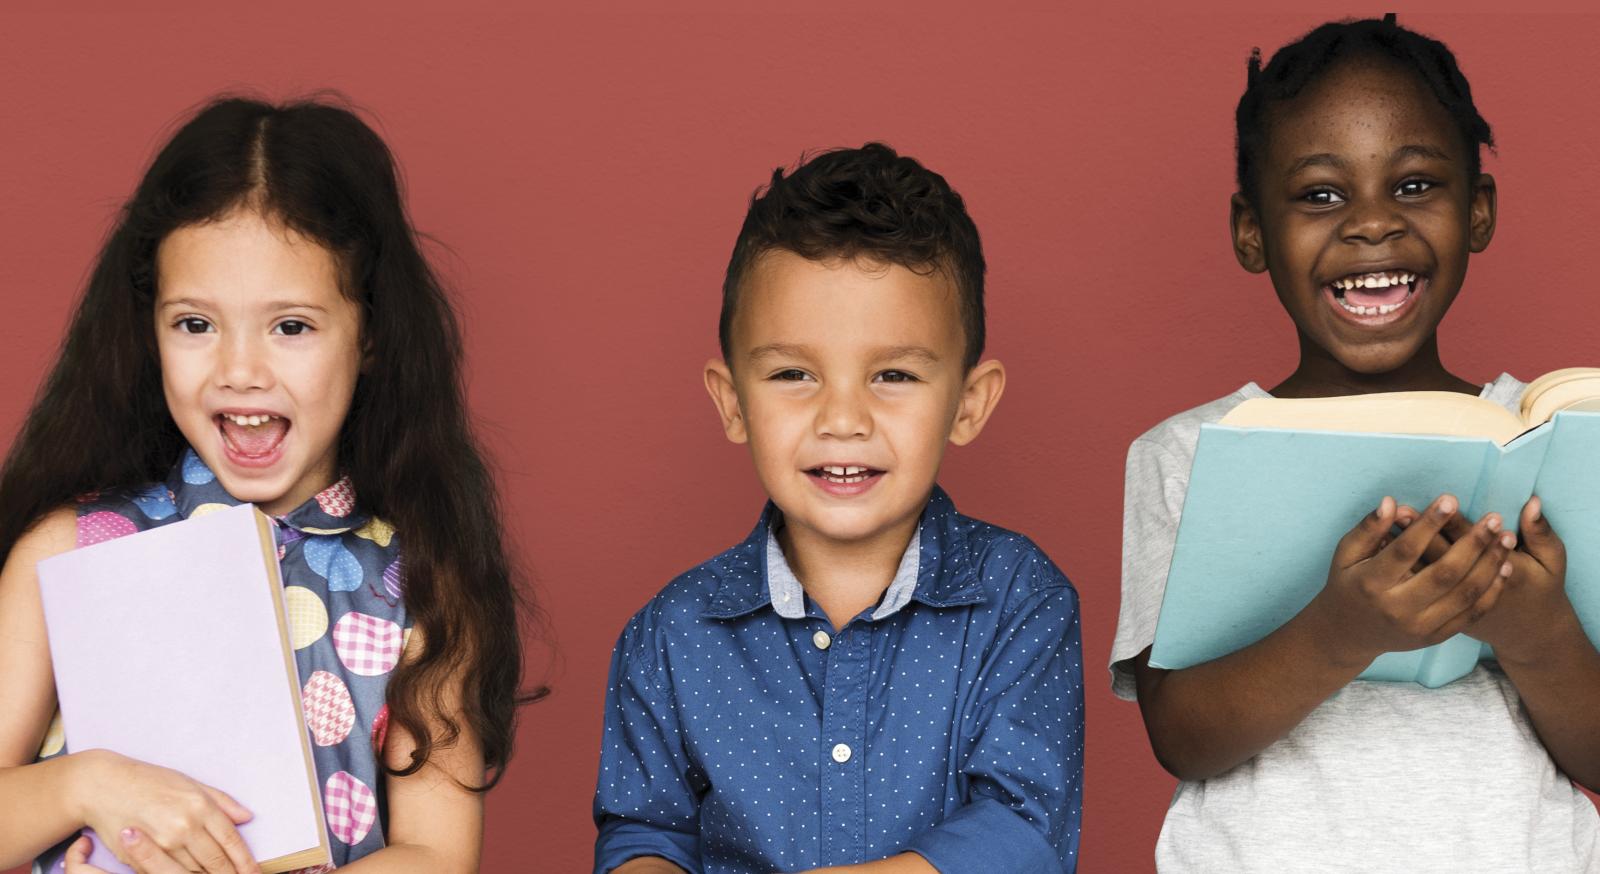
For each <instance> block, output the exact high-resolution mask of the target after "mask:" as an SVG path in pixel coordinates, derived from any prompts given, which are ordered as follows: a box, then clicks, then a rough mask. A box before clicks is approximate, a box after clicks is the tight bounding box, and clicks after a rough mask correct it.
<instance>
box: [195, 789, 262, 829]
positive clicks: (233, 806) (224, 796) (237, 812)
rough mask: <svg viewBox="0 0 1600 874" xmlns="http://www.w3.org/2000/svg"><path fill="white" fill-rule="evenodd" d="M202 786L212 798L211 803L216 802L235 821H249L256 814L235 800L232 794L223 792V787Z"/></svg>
mask: <svg viewBox="0 0 1600 874" xmlns="http://www.w3.org/2000/svg"><path fill="white" fill-rule="evenodd" d="M200 788H202V789H204V790H205V792H206V795H207V796H208V797H210V799H211V803H213V804H215V805H216V806H217V807H218V808H219V809H220V810H221V811H222V812H223V813H225V814H227V815H228V818H229V819H231V820H233V821H234V822H235V823H246V822H249V821H250V820H251V818H252V817H253V816H254V815H255V814H252V813H251V812H250V810H249V809H248V808H246V807H245V806H244V805H243V804H240V803H239V802H237V801H234V800H233V796H232V795H229V794H228V793H226V792H223V791H222V790H221V789H213V788H211V787H210V786H202V787H200Z"/></svg>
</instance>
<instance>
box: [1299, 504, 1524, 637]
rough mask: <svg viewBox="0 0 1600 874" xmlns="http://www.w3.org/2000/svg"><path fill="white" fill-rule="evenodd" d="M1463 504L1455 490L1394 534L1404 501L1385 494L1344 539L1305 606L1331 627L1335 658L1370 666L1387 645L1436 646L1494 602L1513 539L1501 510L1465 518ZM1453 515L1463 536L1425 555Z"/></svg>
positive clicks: (1513, 542)
mask: <svg viewBox="0 0 1600 874" xmlns="http://www.w3.org/2000/svg"><path fill="white" fill-rule="evenodd" d="M1458 509H1459V505H1458V503H1457V501H1456V499H1455V498H1454V497H1452V496H1450V495H1444V496H1441V497H1440V498H1438V499H1437V500H1435V501H1434V502H1433V503H1432V504H1431V505H1429V507H1428V509H1427V510H1426V511H1425V512H1423V513H1422V514H1420V515H1417V516H1416V517H1415V521H1413V522H1411V523H1410V524H1409V525H1408V526H1407V527H1406V528H1405V530H1404V531H1402V532H1401V533H1400V534H1399V535H1398V536H1391V534H1392V531H1393V529H1394V527H1395V524H1396V522H1397V521H1398V520H1399V519H1400V518H1401V516H1400V508H1399V507H1397V506H1396V504H1395V502H1394V499H1392V498H1388V497H1385V498H1384V499H1383V501H1382V503H1381V504H1379V506H1378V508H1377V509H1376V510H1374V511H1373V512H1371V513H1369V514H1368V515H1367V516H1366V517H1365V518H1363V519H1362V520H1361V521H1360V522H1359V523H1357V524H1356V527H1354V528H1352V529H1351V530H1350V532H1349V533H1347V534H1346V535H1345V536H1344V537H1343V539H1341V540H1340V541H1339V545H1338V547H1337V548H1336V549H1335V550H1334V556H1333V567H1332V569H1331V570H1330V571H1329V573H1328V582H1327V585H1325V586H1324V587H1323V589H1322V591H1321V593H1319V594H1318V595H1317V597H1316V599H1315V600H1313V601H1312V603H1311V606H1310V607H1308V608H1307V609H1308V610H1315V611H1317V612H1319V613H1320V614H1321V616H1322V618H1323V620H1324V625H1323V627H1324V628H1326V629H1329V631H1328V633H1327V634H1326V635H1325V636H1324V640H1325V641H1326V642H1327V644H1328V649H1329V651H1330V653H1331V654H1332V655H1333V658H1334V660H1335V661H1337V662H1340V663H1346V664H1349V665H1359V666H1361V667H1365V666H1366V665H1367V664H1370V663H1371V661H1372V660H1373V659H1375V658H1377V657H1378V656H1379V655H1381V654H1383V653H1385V652H1392V651H1397V650H1412V649H1418V648H1421V647H1424V646H1431V645H1433V644H1435V643H1439V642H1441V641H1443V640H1446V639H1448V638H1450V637H1452V636H1454V635H1455V634H1457V633H1459V632H1461V631H1463V630H1464V629H1466V628H1467V627H1468V626H1469V625H1470V624H1472V623H1473V622H1475V621H1477V620H1478V619H1480V618H1481V617H1483V616H1485V615H1486V614H1487V613H1488V611H1489V610H1490V608H1492V607H1493V606H1494V604H1495V601H1496V600H1497V599H1498V598H1499V597H1500V595H1501V593H1502V592H1503V590H1504V588H1505V583H1506V578H1507V576H1508V575H1509V570H1510V569H1509V568H1508V567H1507V564H1508V562H1507V561H1506V558H1507V555H1508V554H1509V553H1510V551H1511V548H1512V547H1513V546H1514V545H1515V544H1516V538H1515V537H1514V536H1512V535H1511V534H1509V533H1504V532H1501V530H1500V528H1501V521H1500V517H1499V516H1498V515H1496V514H1493V513H1490V514H1488V515H1486V516H1484V518H1482V519H1480V520H1478V522H1477V523H1475V524H1468V523H1467V522H1466V520H1464V519H1461V517H1460V516H1459V514H1458V513H1457V510H1458ZM1412 513H1413V514H1414V513H1415V511H1412ZM1454 520H1459V526H1458V528H1457V529H1456V530H1458V531H1460V532H1461V533H1460V535H1459V536H1458V537H1456V538H1454V539H1452V540H1451V541H1450V542H1449V545H1448V546H1447V547H1446V548H1445V549H1444V550H1443V551H1442V552H1441V553H1439V554H1438V555H1437V557H1436V558H1434V559H1433V560H1431V561H1430V560H1428V553H1429V551H1430V547H1435V551H1437V549H1436V541H1437V539H1438V538H1439V536H1440V534H1441V532H1442V531H1443V530H1444V528H1445V526H1446V525H1449V524H1451V523H1452V521H1454Z"/></svg>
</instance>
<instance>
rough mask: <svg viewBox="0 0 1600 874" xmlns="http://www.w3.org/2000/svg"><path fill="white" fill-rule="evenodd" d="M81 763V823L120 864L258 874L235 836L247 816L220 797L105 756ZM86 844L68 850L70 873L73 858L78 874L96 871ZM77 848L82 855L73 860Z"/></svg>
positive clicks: (165, 773) (150, 873)
mask: <svg viewBox="0 0 1600 874" xmlns="http://www.w3.org/2000/svg"><path fill="white" fill-rule="evenodd" d="M79 755H86V756H92V757H93V758H94V762H93V767H92V770H91V773H92V775H93V776H92V778H91V779H90V780H89V781H88V785H89V786H90V787H91V788H90V790H89V792H88V793H87V795H86V797H85V798H84V800H83V810H84V822H85V823H86V824H88V826H89V827H90V828H92V829H94V831H95V834H97V835H100V836H101V839H102V840H104V841H107V842H108V843H111V844H112V845H111V846H109V847H108V849H111V850H112V851H113V852H116V854H117V856H118V858H120V859H122V860H123V861H124V862H125V863H126V864H129V865H132V866H133V867H134V868H135V869H137V870H139V871H140V872H147V874H166V872H167V871H169V870H170V871H175V872H177V871H204V872H207V874H260V871H261V868H260V866H258V865H257V864H256V862H255V859H254V858H252V857H251V855H250V849H249V847H247V846H246V845H245V842H244V839H243V838H242V837H240V836H239V831H238V829H237V828H236V826H237V825H238V824H240V823H245V822H249V821H250V818H251V813H250V811H248V810H246V809H245V808H244V807H243V806H241V805H240V804H239V802H237V801H235V800H233V799H232V798H231V797H229V796H228V795H227V794H226V793H224V792H221V791H218V790H216V789H213V788H211V787H209V786H205V785H203V784H200V783H197V782H195V781H194V780H191V779H189V778H188V777H185V776H184V775H183V774H180V773H178V772H177V771H173V770H171V769H168V768H162V767H158V766H156V765H150V764H146V763H144V762H140V761H136V760H134V759H130V758H128V757H126V756H122V755H118V754H117V753H113V752H110V751H107V750H90V751H88V752H86V753H80V754H79ZM129 838H132V840H131V841H130V840H129ZM113 842H114V843H113ZM88 844H89V841H88V839H87V838H80V839H79V841H78V843H77V844H76V845H74V848H73V849H74V853H73V854H70V855H69V856H68V859H69V862H68V867H67V870H68V871H69V872H72V871H74V867H73V862H72V860H73V858H74V857H77V858H78V860H79V861H80V862H81V864H80V865H78V867H77V871H81V872H88V874H92V872H96V871H98V870H99V869H98V868H95V867H93V866H90V865H88V864H87V859H88V855H87V854H88ZM119 844H120V846H118V845H119ZM80 845H81V846H82V848H83V853H82V854H78V853H76V850H77V849H78V847H79V846H80Z"/></svg>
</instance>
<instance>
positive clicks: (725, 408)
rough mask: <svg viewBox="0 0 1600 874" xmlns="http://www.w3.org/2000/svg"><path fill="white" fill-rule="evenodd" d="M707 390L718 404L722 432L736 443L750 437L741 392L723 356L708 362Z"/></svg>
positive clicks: (712, 401) (714, 402)
mask: <svg viewBox="0 0 1600 874" xmlns="http://www.w3.org/2000/svg"><path fill="white" fill-rule="evenodd" d="M705 378H706V392H707V393H708V394H710V395H711V403H713V404H716V407H717V415H719V416H721V417H722V433H724V434H726V435H728V439H729V440H732V441H733V442H734V443H744V442H745V441H747V440H749V439H750V435H749V432H747V431H746V430H745V427H744V411H743V410H741V409H740V408H739V393H738V392H737V391H735V390H734V387H733V371H732V370H729V369H728V363H727V362H726V361H723V360H722V359H721V358H713V359H711V360H710V361H707V362H706V373H705Z"/></svg>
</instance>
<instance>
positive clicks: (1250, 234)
mask: <svg viewBox="0 0 1600 874" xmlns="http://www.w3.org/2000/svg"><path fill="white" fill-rule="evenodd" d="M1228 227H1229V229H1230V230H1232V232H1233V257H1235V258H1238V259H1239V266H1240V267H1243V268H1244V269H1246V270H1248V271H1250V272H1251V273H1260V272H1262V271H1264V270H1266V269H1267V256H1266V253H1265V252H1264V251H1263V250H1262V248H1261V219H1260V218H1258V217H1257V216H1256V210H1255V207H1253V206H1251V205H1250V201H1248V200H1245V199H1244V194H1242V193H1235V194H1234V195H1233V198H1232V199H1231V200H1229V201H1228Z"/></svg>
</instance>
